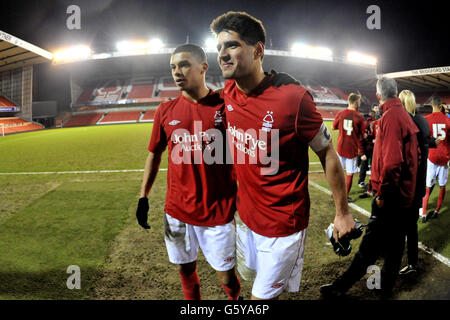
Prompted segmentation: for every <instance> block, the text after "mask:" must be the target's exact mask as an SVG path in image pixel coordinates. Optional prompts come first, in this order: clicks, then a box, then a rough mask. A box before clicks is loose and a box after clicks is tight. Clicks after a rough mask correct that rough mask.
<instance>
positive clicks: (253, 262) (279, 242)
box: [236, 217, 306, 299]
mask: <svg viewBox="0 0 450 320" xmlns="http://www.w3.org/2000/svg"><path fill="white" fill-rule="evenodd" d="M236 234H237V235H236V238H237V242H236V251H237V256H238V266H237V269H238V272H239V274H240V275H241V276H242V278H244V280H252V279H253V278H254V282H253V288H252V295H253V296H255V297H257V298H260V299H273V298H275V297H278V296H279V295H280V294H281V293H282V292H283V291H288V292H297V291H299V289H300V281H301V276H302V269H303V253H304V250H305V240H306V229H304V230H301V231H299V232H296V233H294V234H292V235H289V236H286V237H273V238H272V237H265V236H262V235H259V234H257V233H255V232H253V231H252V230H250V229H249V228H248V227H247V226H246V225H245V224H244V223H243V222H242V220H240V219H239V218H238V217H236Z"/></svg>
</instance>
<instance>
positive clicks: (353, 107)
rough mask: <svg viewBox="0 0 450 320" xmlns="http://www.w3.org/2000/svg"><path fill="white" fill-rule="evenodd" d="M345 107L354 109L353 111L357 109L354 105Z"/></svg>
mask: <svg viewBox="0 0 450 320" xmlns="http://www.w3.org/2000/svg"><path fill="white" fill-rule="evenodd" d="M347 109H350V110H354V111H358V109H356V107H355V106H352V105H350V106H348V107H347Z"/></svg>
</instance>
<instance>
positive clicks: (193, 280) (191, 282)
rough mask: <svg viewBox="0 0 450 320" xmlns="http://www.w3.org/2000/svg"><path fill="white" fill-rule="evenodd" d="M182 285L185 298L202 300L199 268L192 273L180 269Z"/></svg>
mask: <svg viewBox="0 0 450 320" xmlns="http://www.w3.org/2000/svg"><path fill="white" fill-rule="evenodd" d="M180 279H181V286H182V287H183V295H184V299H185V300H201V299H202V297H201V294H200V279H199V278H198V274H197V270H195V271H194V272H192V273H191V274H186V273H183V271H181V270H180Z"/></svg>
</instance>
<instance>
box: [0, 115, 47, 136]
mask: <svg viewBox="0 0 450 320" xmlns="http://www.w3.org/2000/svg"><path fill="white" fill-rule="evenodd" d="M0 123H2V124H3V125H4V129H5V134H9V133H16V132H26V131H34V130H41V129H44V126H42V125H39V124H35V123H32V122H29V121H26V120H23V119H21V118H18V117H13V118H0ZM0 134H1V131H0Z"/></svg>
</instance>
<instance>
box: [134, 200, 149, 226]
mask: <svg viewBox="0 0 450 320" xmlns="http://www.w3.org/2000/svg"><path fill="white" fill-rule="evenodd" d="M148 210H149V206H148V199H147V198H140V199H139V202H138V207H137V210H136V218H137V221H138V223H139V225H140V226H141V227H142V228H144V229H150V226H149V225H148V222H147V220H148Z"/></svg>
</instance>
